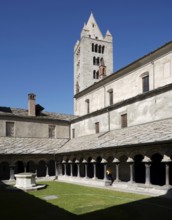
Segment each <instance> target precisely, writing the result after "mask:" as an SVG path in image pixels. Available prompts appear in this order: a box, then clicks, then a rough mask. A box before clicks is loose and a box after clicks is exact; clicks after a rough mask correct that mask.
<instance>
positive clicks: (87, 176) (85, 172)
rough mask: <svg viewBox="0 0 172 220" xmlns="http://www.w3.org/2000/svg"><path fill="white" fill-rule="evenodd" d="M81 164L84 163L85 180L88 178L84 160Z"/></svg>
mask: <svg viewBox="0 0 172 220" xmlns="http://www.w3.org/2000/svg"><path fill="white" fill-rule="evenodd" d="M82 163H84V167H85V179H87V178H88V176H87V161H86V160H85V159H84V160H83V161H82Z"/></svg>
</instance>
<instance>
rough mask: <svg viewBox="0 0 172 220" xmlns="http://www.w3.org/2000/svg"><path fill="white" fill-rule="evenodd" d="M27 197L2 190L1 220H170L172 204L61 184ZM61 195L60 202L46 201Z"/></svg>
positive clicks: (134, 195)
mask: <svg viewBox="0 0 172 220" xmlns="http://www.w3.org/2000/svg"><path fill="white" fill-rule="evenodd" d="M42 184H46V185H47V188H46V189H42V190H39V191H34V192H29V193H24V192H15V191H8V190H6V189H5V186H1V187H0V219H2V220H4V219H13V220H15V219H18V220H20V219H22V220H27V219H32V220H49V219H50V220H55V219H57V220H58V219H61V220H68V219H72V220H86V219H87V220H97V219H99V220H108V219H110V220H125V219H127V220H130V219H131V220H135V219H138V220H143V219H146V220H149V219H156V220H160V219H161V220H162V219H164V220H168V219H170V220H171V219H172V200H168V199H165V198H161V197H156V198H151V197H148V196H145V195H138V194H132V193H122V192H117V191H113V190H106V189H96V188H92V187H83V186H79V185H74V184H67V183H60V182H42ZM50 195H57V196H58V198H57V199H53V200H48V201H46V200H45V199H44V197H45V196H50Z"/></svg>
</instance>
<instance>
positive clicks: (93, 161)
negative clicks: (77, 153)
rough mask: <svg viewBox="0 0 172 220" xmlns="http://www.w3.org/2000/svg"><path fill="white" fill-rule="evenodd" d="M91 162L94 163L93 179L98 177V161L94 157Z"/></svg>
mask: <svg viewBox="0 0 172 220" xmlns="http://www.w3.org/2000/svg"><path fill="white" fill-rule="evenodd" d="M90 162H91V163H93V179H97V177H96V161H95V160H94V159H92V160H91V161H90Z"/></svg>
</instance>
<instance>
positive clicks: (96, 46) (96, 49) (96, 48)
mask: <svg viewBox="0 0 172 220" xmlns="http://www.w3.org/2000/svg"><path fill="white" fill-rule="evenodd" d="M97 51H98V45H97V44H96V45H95V52H96V53H97Z"/></svg>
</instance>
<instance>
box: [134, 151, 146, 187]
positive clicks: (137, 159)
mask: <svg viewBox="0 0 172 220" xmlns="http://www.w3.org/2000/svg"><path fill="white" fill-rule="evenodd" d="M143 158H144V156H143V155H142V154H137V155H135V156H134V177H135V178H134V179H135V182H136V183H145V165H144V163H143V162H142V160H143Z"/></svg>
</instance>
